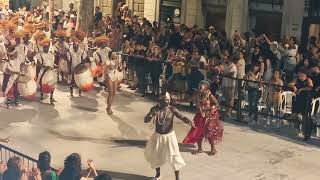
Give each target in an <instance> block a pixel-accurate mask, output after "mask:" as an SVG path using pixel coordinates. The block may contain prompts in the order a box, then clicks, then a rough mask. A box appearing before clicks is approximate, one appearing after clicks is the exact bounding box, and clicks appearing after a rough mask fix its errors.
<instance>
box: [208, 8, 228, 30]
mask: <svg viewBox="0 0 320 180" xmlns="http://www.w3.org/2000/svg"><path fill="white" fill-rule="evenodd" d="M206 26H207V27H210V26H214V27H215V28H216V29H217V30H218V31H225V28H226V13H210V12H208V14H207V16H206Z"/></svg>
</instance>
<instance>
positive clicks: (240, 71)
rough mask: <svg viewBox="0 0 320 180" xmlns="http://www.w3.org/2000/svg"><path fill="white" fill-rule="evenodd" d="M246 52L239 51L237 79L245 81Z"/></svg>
mask: <svg viewBox="0 0 320 180" xmlns="http://www.w3.org/2000/svg"><path fill="white" fill-rule="evenodd" d="M244 54H245V52H244V51H239V56H238V57H237V62H236V66H237V79H243V77H244V76H245V75H246V61H245V60H244Z"/></svg>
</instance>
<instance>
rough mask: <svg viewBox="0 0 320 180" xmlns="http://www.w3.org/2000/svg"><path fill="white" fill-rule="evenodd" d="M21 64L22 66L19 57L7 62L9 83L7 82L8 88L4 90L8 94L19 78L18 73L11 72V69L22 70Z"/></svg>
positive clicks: (6, 70) (6, 68)
mask: <svg viewBox="0 0 320 180" xmlns="http://www.w3.org/2000/svg"><path fill="white" fill-rule="evenodd" d="M20 66H21V62H20V61H19V59H14V60H10V61H9V62H8V63H6V64H5V72H6V73H7V74H10V78H9V81H8V84H7V87H6V90H5V92H4V94H5V95H7V94H8V92H9V90H10V89H11V87H12V85H13V84H14V82H15V81H16V80H17V78H18V76H19V75H18V74H11V73H10V72H9V71H11V72H20Z"/></svg>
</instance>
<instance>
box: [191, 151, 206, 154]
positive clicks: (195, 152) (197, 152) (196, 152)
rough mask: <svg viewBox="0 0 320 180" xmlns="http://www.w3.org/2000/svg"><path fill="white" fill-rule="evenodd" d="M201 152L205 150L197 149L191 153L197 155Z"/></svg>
mask: <svg viewBox="0 0 320 180" xmlns="http://www.w3.org/2000/svg"><path fill="white" fill-rule="evenodd" d="M200 153H203V151H202V150H196V151H193V152H192V153H191V154H193V155H197V154H200Z"/></svg>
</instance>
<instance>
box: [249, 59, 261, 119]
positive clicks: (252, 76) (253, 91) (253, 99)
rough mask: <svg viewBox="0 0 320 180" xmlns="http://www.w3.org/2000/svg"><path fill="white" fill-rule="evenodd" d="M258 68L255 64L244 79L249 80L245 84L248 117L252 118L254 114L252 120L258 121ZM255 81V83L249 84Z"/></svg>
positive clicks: (259, 93) (259, 94)
mask: <svg viewBox="0 0 320 180" xmlns="http://www.w3.org/2000/svg"><path fill="white" fill-rule="evenodd" d="M259 73H260V72H259V66H258V65H257V64H255V65H253V66H252V67H251V70H250V71H249V72H248V73H247V75H246V77H245V79H246V80H249V81H250V82H247V85H246V87H247V90H248V101H249V116H250V117H252V115H253V114H254V117H253V118H254V120H255V121H258V101H259V98H260V96H261V92H260V91H259V86H260V84H259V81H260V74H259ZM251 81H255V82H251Z"/></svg>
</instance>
